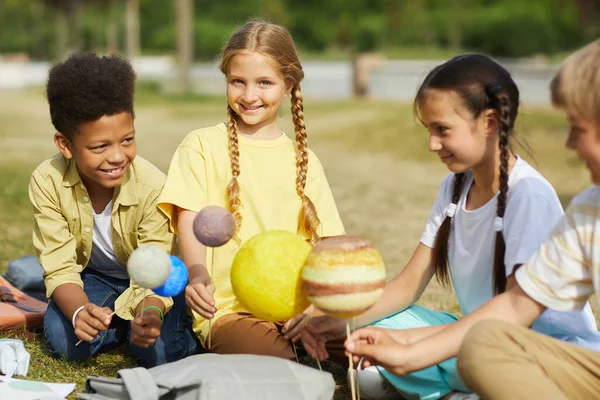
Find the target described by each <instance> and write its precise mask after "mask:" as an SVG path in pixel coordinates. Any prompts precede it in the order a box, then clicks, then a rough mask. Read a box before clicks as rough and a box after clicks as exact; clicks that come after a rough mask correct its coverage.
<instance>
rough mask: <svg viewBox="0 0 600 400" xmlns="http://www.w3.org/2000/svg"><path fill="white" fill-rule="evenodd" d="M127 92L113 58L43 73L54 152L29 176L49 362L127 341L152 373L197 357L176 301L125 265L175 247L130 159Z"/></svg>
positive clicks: (124, 66) (147, 178)
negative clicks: (140, 253)
mask: <svg viewBox="0 0 600 400" xmlns="http://www.w3.org/2000/svg"><path fill="white" fill-rule="evenodd" d="M134 87H135V73H134V71H133V69H132V67H131V65H130V64H129V63H128V62H127V61H126V60H125V59H123V58H120V57H117V56H110V57H96V56H95V55H94V54H90V53H82V54H75V55H73V56H72V57H70V58H69V59H68V60H66V61H65V62H63V63H60V64H58V65H56V66H55V67H54V68H52V70H51V71H50V74H49V78H48V85H47V97H48V103H49V105H50V116H51V119H52V123H53V125H54V127H55V128H56V130H57V133H56V134H55V135H54V143H55V144H56V147H57V148H58V150H59V151H60V154H57V155H55V156H54V157H52V158H50V159H48V160H46V161H44V162H43V163H42V164H40V165H39V166H38V167H37V169H36V170H35V171H34V172H33V174H32V176H31V181H30V185H29V197H30V200H31V203H32V204H33V212H34V229H33V244H34V246H35V248H36V252H37V255H38V259H39V262H40V264H41V265H42V267H43V269H44V283H45V286H46V294H47V296H48V298H50V299H51V301H50V304H49V306H48V310H47V312H46V316H45V319H44V333H45V336H46V340H47V341H48V344H49V346H50V352H51V353H52V355H53V356H55V357H60V358H65V359H67V360H84V359H86V358H88V357H90V356H93V355H95V354H97V353H99V352H102V351H105V350H108V349H110V348H112V347H115V346H117V345H119V344H122V343H124V342H129V347H130V349H131V352H132V354H133V355H134V357H136V359H137V360H138V362H139V363H140V364H141V365H142V366H145V367H152V366H155V365H159V364H163V363H166V362H171V361H175V360H178V359H180V358H183V357H185V356H187V355H191V354H194V353H195V352H196V350H197V345H198V342H197V340H196V338H195V335H194V334H193V332H192V331H191V318H190V317H189V316H188V315H187V313H186V306H185V298H184V297H183V294H181V295H178V296H176V297H175V298H173V299H170V298H162V297H159V296H156V295H153V294H151V292H149V291H144V290H142V289H141V288H140V290H135V289H136V287H135V286H134V285H132V283H131V282H130V280H129V276H128V274H127V270H126V267H125V266H126V264H127V259H128V258H129V256H130V255H131V253H132V252H133V250H134V249H136V248H137V247H139V246H141V245H148V244H152V245H155V246H158V247H160V248H162V249H164V250H165V251H167V252H170V251H171V249H172V246H173V236H172V234H170V233H169V230H168V220H167V218H166V216H165V215H163V214H162V213H161V212H160V211H159V210H158V208H157V206H156V200H157V198H158V195H159V193H160V191H161V189H162V186H163V184H164V181H165V175H164V174H163V173H162V172H161V171H160V170H159V169H157V168H156V167H155V166H153V165H152V164H151V163H149V162H148V161H146V160H144V159H142V158H141V157H136V142H135V128H134V124H133V118H134V112H133V93H134ZM144 297H145V301H144V302H142V299H143V298H144ZM142 304H143V306H142ZM142 307H143V308H142ZM113 310H117V311H118V312H117V314H116V316H112V312H113ZM142 313H143V316H142ZM129 321H131V322H129ZM79 340H82V341H83V342H82V343H81V344H80V345H76V342H78V341H79Z"/></svg>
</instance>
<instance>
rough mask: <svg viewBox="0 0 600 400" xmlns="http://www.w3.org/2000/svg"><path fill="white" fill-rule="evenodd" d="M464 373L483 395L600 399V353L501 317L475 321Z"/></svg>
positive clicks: (461, 357) (462, 356)
mask: <svg viewBox="0 0 600 400" xmlns="http://www.w3.org/2000/svg"><path fill="white" fill-rule="evenodd" d="M457 367H458V372H459V374H460V376H461V377H462V379H463V380H464V382H465V383H466V384H467V386H469V388H471V389H472V390H473V391H474V392H476V393H478V394H479V395H480V396H481V397H482V398H483V399H486V400H487V399H489V400H495V399H502V400H504V399H511V400H513V399H527V400H531V399H544V400H550V399H570V400H575V399H600V353H597V352H595V351H592V350H587V349H585V348H583V347H579V346H576V345H572V344H568V343H565V342H561V341H559V340H557V339H553V338H551V337H548V336H545V335H542V334H539V333H537V332H534V331H532V330H530V329H527V328H523V327H519V326H514V325H511V324H508V323H505V322H500V321H493V320H489V321H482V322H479V323H477V324H476V325H475V326H473V327H472V328H471V329H470V330H469V333H468V334H467V336H466V337H465V340H464V342H463V345H462V347H461V349H460V352H459V354H458V361H457Z"/></svg>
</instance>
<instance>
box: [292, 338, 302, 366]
mask: <svg viewBox="0 0 600 400" xmlns="http://www.w3.org/2000/svg"><path fill="white" fill-rule="evenodd" d="M292 349H293V350H294V355H295V356H296V362H297V363H300V360H298V350H296V343H294V342H292Z"/></svg>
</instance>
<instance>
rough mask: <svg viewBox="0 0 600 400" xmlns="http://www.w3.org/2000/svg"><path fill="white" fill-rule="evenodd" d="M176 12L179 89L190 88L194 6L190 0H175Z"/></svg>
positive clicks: (185, 90) (186, 89) (186, 90)
mask: <svg viewBox="0 0 600 400" xmlns="http://www.w3.org/2000/svg"><path fill="white" fill-rule="evenodd" d="M175 7H176V13H177V63H178V65H179V90H180V91H181V92H184V93H187V92H189V91H190V90H191V81H190V67H191V63H192V57H193V41H192V24H193V19H194V8H193V3H192V0H175Z"/></svg>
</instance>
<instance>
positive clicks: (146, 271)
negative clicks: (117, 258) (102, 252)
mask: <svg viewBox="0 0 600 400" xmlns="http://www.w3.org/2000/svg"><path fill="white" fill-rule="evenodd" d="M127 273H128V274H129V277H130V278H131V280H133V281H134V282H135V283H136V284H137V285H139V286H141V287H143V288H146V289H153V288H156V287H159V286H161V285H162V284H163V283H165V282H166V281H167V279H168V278H169V274H170V273H171V259H170V258H169V255H168V254H167V252H166V251H164V250H163V249H161V248H160V247H157V246H154V245H151V244H148V245H143V246H140V247H138V248H137V249H135V250H134V251H133V253H131V256H129V259H128V260H127Z"/></svg>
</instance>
